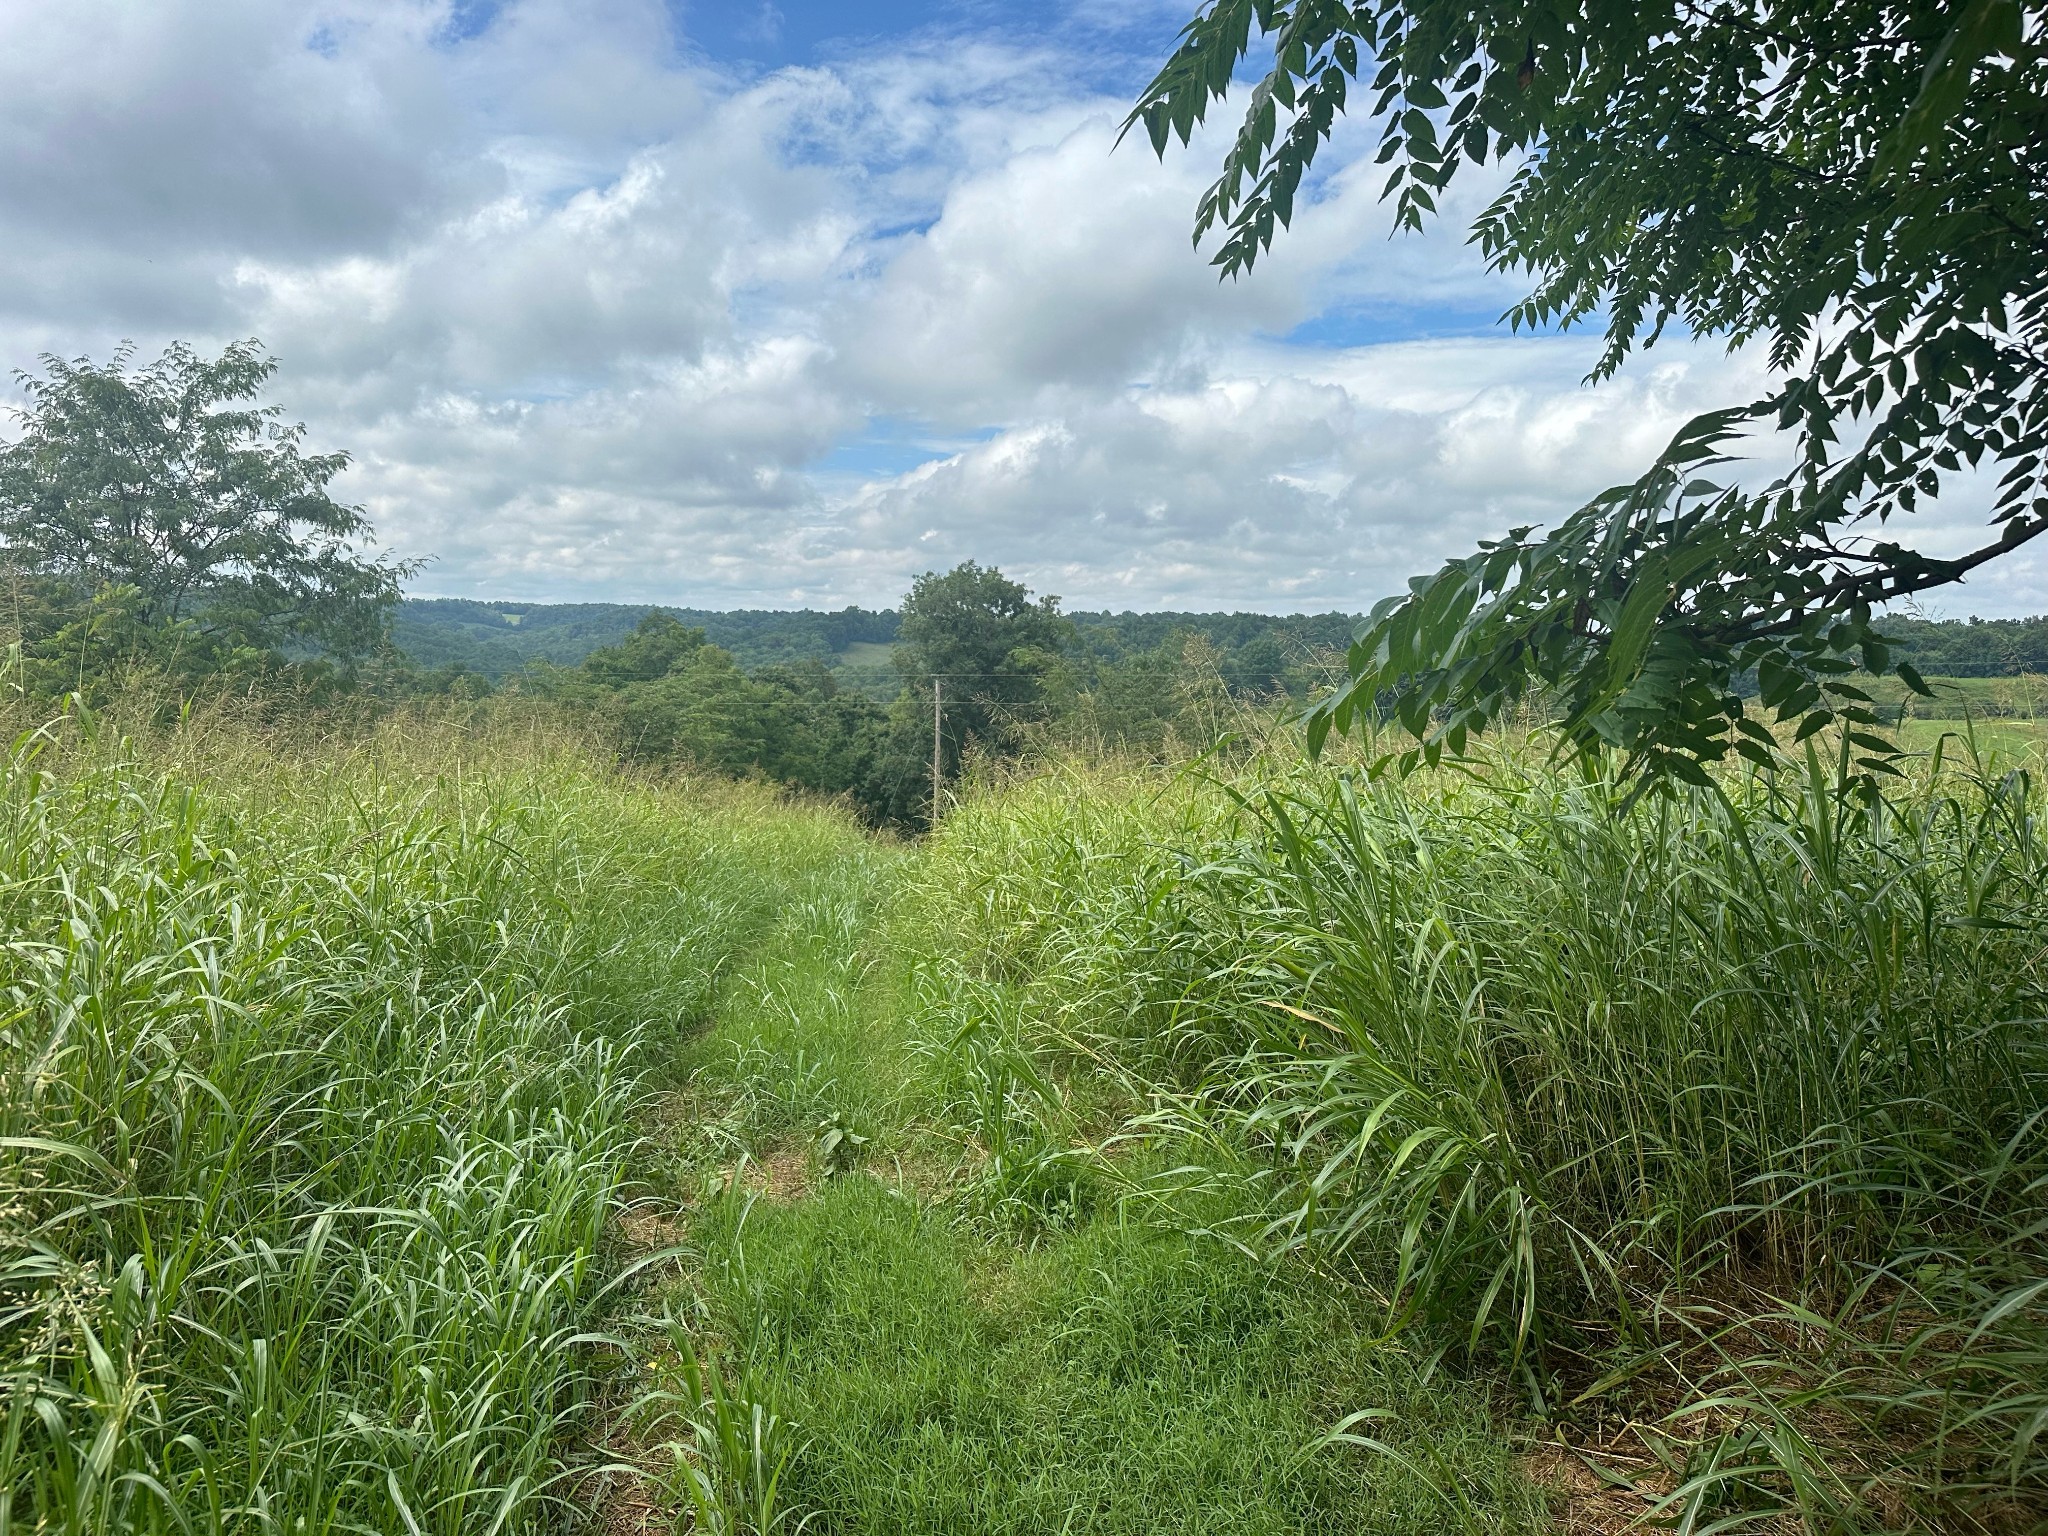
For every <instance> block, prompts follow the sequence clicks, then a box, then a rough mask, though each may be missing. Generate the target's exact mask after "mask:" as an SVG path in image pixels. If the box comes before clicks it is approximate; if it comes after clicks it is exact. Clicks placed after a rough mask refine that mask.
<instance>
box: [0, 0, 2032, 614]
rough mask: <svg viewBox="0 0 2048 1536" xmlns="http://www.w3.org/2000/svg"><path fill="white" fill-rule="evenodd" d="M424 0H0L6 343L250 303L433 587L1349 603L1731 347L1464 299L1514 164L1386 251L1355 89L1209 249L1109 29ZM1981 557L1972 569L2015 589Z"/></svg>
mask: <svg viewBox="0 0 2048 1536" xmlns="http://www.w3.org/2000/svg"><path fill="white" fill-rule="evenodd" d="M1160 6H1163V7H1164V9H1165V10H1173V9H1176V7H1174V6H1172V5H1169V4H1167V3H1166V0H1160ZM1159 8H1160V7H1152V8H1150V9H1146V10H1144V14H1143V15H1142V16H1139V15H1138V13H1137V11H1136V10H1135V9H1134V10H1133V12H1132V16H1133V17H1136V18H1137V19H1136V20H1130V19H1129V18H1126V20H1127V21H1128V24H1129V25H1130V26H1132V27H1139V26H1140V25H1141V24H1142V25H1143V26H1152V27H1155V28H1156V23H1157V21H1158V17H1157V16H1155V15H1153V14H1152V12H1153V10H1155V9H1159ZM465 14H468V13H465ZM1119 14H1120V15H1122V13H1119ZM1162 14H1163V11H1162ZM683 15H684V16H685V18H686V24H687V16H688V15H689V12H688V11H687V10H685V11H684V12H683ZM457 19H458V18H457V17H456V15H455V13H454V12H453V11H452V10H451V8H450V6H449V5H448V4H446V3H444V0H163V3H161V4H158V5H152V6H149V7H136V6H132V5H127V4H122V3H119V0H75V3H72V4H67V5H65V6H41V7H31V6H18V7H12V8H8V9H5V10H0V131H4V132H5V133H6V134H7V136H8V140H9V142H10V143H11V144H16V145H23V146H27V152H26V153H23V154H17V155H12V156H10V157H8V158H7V160H5V161H4V162H0V217H4V219H5V221H6V225H7V228H8V230H9V234H10V239H9V241H8V242H7V243H6V244H5V246H4V247H0V340H4V342H5V348H6V355H7V356H8V357H9V358H10V359H11V360H13V361H15V362H26V361H27V360H28V359H29V358H30V357H32V356H33V355H34V354H35V353H36V352H38V351H41V350H46V349H47V350H55V351H59V352H62V353H65V354H70V355H75V354H78V353H81V352H84V353H92V354H95V355H104V354H105V352H106V350H107V349H108V348H110V347H111V346H112V345H113V344H114V342H115V341H116V340H117V339H118V338H120V337H133V338H135V339H136V341H137V342H138V343H139V344H140V345H142V346H143V347H144V348H145V349H147V348H149V347H152V346H155V345H159V344H161V343H162V342H164V341H166V340H168V339H170V338H171V337H173V336H184V337H188V338H191V339H193V340H196V341H199V342H201V343H218V342H220V341H224V340H226V339H228V338H230V337H234V336H241V335H248V334H252V333H253V334H257V335H260V336H261V337H263V339H264V340H265V341H266V342H267V343H268V344H269V345H270V346H271V347H272V348H273V349H274V350H275V351H276V352H277V353H278V354H279V355H280V357H281V358H282V359H283V362H284V371H283V373H282V374H281V375H280V378H279V381H278V389H277V394H278V397H279V398H280V399H281V400H282V401H283V402H284V403H285V404H286V405H287V406H288V407H289V408H290V409H291V410H292V411H293V412H294V413H295V414H298V415H303V416H305V417H306V418H307V419H308V421H309V423H310V424H311V427H312V429H313V433H314V436H315V438H316V439H317V440H318V441H319V442H320V444H321V445H322V446H329V445H334V446H343V447H347V448H349V449H350V450H351V451H352V452H353V453H354V454H355V459H356V462H355V465H354V467H353V468H352V469H351V470H350V471H349V473H348V476H347V481H346V487H345V488H346V490H347V492H348V493H349V494H350V495H351V496H352V497H353V498H355V499H357V500H360V501H361V502H363V503H364V504H365V505H366V506H367V507H368V508H369V510H370V511H371V513H372V515H373V517H374V519H375V521H376V523H377V525H378V527H379V528H380V530H381V531H382V532H383V534H384V535H385V536H386V538H387V539H388V540H389V541H390V543H391V544H392V545H393V546H394V547H395V548H396V549H398V550H399V551H400V552H402V553H404V554H407V555H413V556H422V555H430V556H433V557H435V561H436V563H435V564H434V565H432V566H431V567H430V568H429V572H428V574H427V576H426V577H425V578H424V580H423V582H422V586H423V587H424V588H426V589H430V590H436V591H442V592H450V593H464V594H475V595H502V596H517V597H535V598H549V597H555V598H571V597H589V598H601V597H615V598H620V599H632V600H648V599H661V600H668V601H676V602H688V603H696V604H720V603H805V602H809V603H840V602H846V601H860V602H870V603H873V602H888V601H892V600H893V599H894V598H895V597H896V596H897V595H898V594H899V593H900V592H901V591H902V590H903V588H904V586H905V585H906V584H907V582H908V579H909V578H910V576H912V575H913V574H915V573H916V572H918V571H920V570H924V569H927V568H931V567H938V566H943V565H946V564H950V563H952V562H953V561H956V560H959V559H965V558H970V557H972V558H976V559H980V560H984V561H990V560H993V561H996V562H998V563H1000V564H1001V565H1003V566H1004V567H1005V569H1009V570H1012V571H1013V572H1015V573H1017V574H1020V575H1022V576H1024V577H1025V578H1026V579H1028V580H1029V581H1031V582H1032V583H1033V585H1035V586H1037V587H1038V588H1040V589H1041V590H1049V591H1055V592H1059V593H1061V594H1062V595H1064V596H1066V597H1067V598H1068V599H1069V600H1070V601H1073V602H1077V603H1086V604H1090V605H1095V604H1110V605H1114V606H1135V607H1147V606H1158V605H1165V604H1171V605H1176V606H1195V605H1200V606H1207V605H1212V604H1227V605H1245V606H1254V605H1256V606H1269V607H1289V608H1302V607H1328V606H1333V605H1335V606H1344V607H1360V606H1364V605H1365V604H1367V603H1369V602H1370V601H1372V600H1373V599H1375V598H1376V597H1378V596H1379V595H1381V594H1383V593H1384V592H1386V591H1388V590H1391V589H1394V588H1396V587H1397V586H1398V585H1399V583H1400V582H1401V580H1402V579H1403V578H1405V577H1406V576H1407V575H1408V574H1409V573H1411V572H1412V571H1414V570H1416V569H1419V568H1422V567H1424V566H1427V565H1428V564H1430V563H1431V562H1433V561H1435V560H1437V559H1440V558H1442V557H1443V556H1445V555H1447V554H1450V553H1453V552H1455V551H1457V550H1459V549H1461V548H1464V547H1469V545H1470V543H1471V541H1472V540H1473V539H1475V538H1479V537H1484V536H1487V535H1490V534H1494V533H1498V532H1499V531H1500V530H1502V529H1503V528H1505V527H1507V526H1509V525H1510V524H1512V523H1517V522H1541V521H1546V520H1549V519H1552V518H1555V517H1557V516H1559V515H1561V514H1562V513H1563V512H1565V511H1567V510H1569V508H1570V507H1571V506H1573V505H1575V504H1576V503H1577V502H1578V501H1579V500H1580V499H1582V498H1583V497H1584V496H1585V495H1587V494H1589V493H1591V492H1592V491H1595V490H1598V489H1599V488H1601V487H1602V486H1603V485H1606V484H1608V483H1612V482H1614V481H1616V480H1619V479H1622V478H1625V477H1626V476H1628V475H1629V474H1631V473H1632V472H1633V471H1634V470H1635V469H1637V468H1639V467H1640V465H1641V464H1642V463H1643V462H1645V461H1646V460H1647V459H1648V458H1649V457H1650V456H1651V455H1652V454H1654V452H1655V451H1656V449H1657V448H1658V447H1659V446H1660V445H1661V443H1662V441H1663V440H1664V438H1665V436H1667V435H1668V433H1669V432H1670V430H1671V429H1672V428H1673V427H1674V426H1676V425H1677V424H1678V423H1679V422H1680V421H1682V420H1683V419H1684V418H1685V416H1686V415H1688V414H1689V413H1691V412H1692V411H1695V410H1698V409H1702V408H1704V407H1706V406H1708V405H1712V404H1718V403H1724V402H1725V401H1727V400H1729V399H1731V398H1737V397H1740V396H1743V395H1746V394H1747V393H1748V392H1749V391H1751V390H1752V389H1753V388H1754V387H1755V385H1756V384H1757V382H1758V381H1759V378H1760V375H1759V374H1758V372H1757V370H1756V368H1755V367H1754V365H1753V364H1751V363H1750V362H1748V361H1746V360H1744V359H1741V358H1733V359H1731V358H1728V357H1725V356H1724V355H1722V354H1721V353H1720V352H1719V351H1718V350H1715V349H1712V348H1707V347H1697V348H1695V347H1683V348H1678V349H1671V348H1668V347H1667V348H1665V349H1660V350H1659V352H1657V353H1654V354H1651V355H1650V356H1648V357H1646V358H1644V359H1643V360H1642V361H1641V363H1640V364H1639V365H1637V366H1634V367H1632V368H1631V369H1630V370H1629V371H1628V372H1627V373H1626V374H1625V375H1624V377H1622V378H1621V379H1619V380H1617V381H1615V382H1613V383H1610V384H1607V385H1604V386H1602V387H1600V388H1599V389H1594V390H1587V389H1585V388H1583V387H1582V386H1581V384H1580V382H1579V381H1580V379H1581V377H1582V376H1583V374H1584V372H1585V370H1586V368H1587V366H1588V365H1589V363H1590V360H1591V352H1590V350H1589V345H1590V344H1589V343H1587V342H1584V341H1582V340H1579V339H1576V338H1557V337H1539V338H1527V337H1524V338H1511V337H1507V336H1502V335H1488V336H1475V335H1471V334H1463V335H1458V334H1451V333H1458V332H1465V333H1469V332H1471V331H1472V330H1473V329H1474V317H1475V316H1477V317H1482V318H1483V317H1484V316H1486V315H1489V314H1491V313H1496V312H1497V311H1498V310H1499V309H1501V308H1503V307H1505V306H1506V305H1507V304H1508V303H1510V302H1512V300H1513V299H1514V298H1515V297H1516V296H1517V294H1518V292H1519V287H1518V284H1517V281H1516V279H1514V278H1513V277H1512V276H1503V275H1501V274H1497V273H1491V272H1488V271H1487V270H1486V269H1485V267H1484V265H1483V263H1482V262H1481V261H1480V260H1479V258H1478V257H1477V255H1476V253H1474V252H1473V251H1472V250H1471V249H1470V248H1469V247H1468V246H1466V245H1465V243H1464V241H1463V232H1462V226H1463V223H1464V222H1465V221H1466V220H1467V219H1469V217H1470V215H1471V213H1472V212H1473V211H1475V210H1476V209H1477V208H1478V207H1479V206H1480V205H1481V204H1482V203H1483V201H1484V200H1485V199H1486V198H1488V197H1490V196H1491V195H1492V193H1493V191H1494V190H1495V189H1496V186H1497V183H1494V182H1489V181H1487V180H1486V179H1485V178H1484V177H1479V176H1474V177H1472V178H1469V179H1468V180H1466V181H1464V182H1461V183H1460V184H1459V185H1458V187H1457V188H1456V189H1454V194H1453V201H1452V202H1451V204H1450V206H1449V207H1447V210H1446V214H1447V217H1446V220H1445V222H1444V224H1443V225H1442V226H1441V227H1439V228H1437V229H1435V230H1433V231H1432V232H1431V233H1430V234H1429V235H1428V236H1426V237H1424V238H1420V239H1417V238H1403V239H1400V240H1395V241H1391V242H1390V241H1388V240H1387V239H1386V238H1385V231H1386V223H1385V218H1386V215H1385V210H1384V209H1383V208H1382V207H1381V206H1380V205H1379V204H1378V201H1377V197H1376V192H1377V177H1376V176H1374V175H1373V174H1372V172H1371V168H1370V167H1369V166H1367V165H1365V164H1364V163H1363V160H1364V158H1365V157H1361V156H1359V155H1357V154H1355V153H1354V152H1353V151H1355V150H1356V148H1357V147H1358V146H1357V144H1356V143H1355V141H1354V140H1352V139H1350V138H1346V137H1345V135H1347V134H1352V133H1354V132H1355V130H1354V129H1352V128H1345V129H1341V130H1340V139H1339V142H1338V143H1337V144H1336V145H1335V146H1334V147H1333V150H1332V152H1331V156H1330V166H1331V169H1330V170H1329V171H1328V172H1327V173H1326V174H1324V175H1322V176H1321V177H1320V178H1319V179H1318V180H1317V181H1316V182H1315V183H1314V185H1313V186H1312V187H1311V188H1310V193H1311V196H1310V199H1309V206H1307V207H1305V208H1304V209H1303V211H1302V214H1301V216H1300V217H1299V218H1298V220H1297V228H1296V230H1295V231H1294V233H1293V234H1292V235H1291V236H1290V237H1289V238H1288V239H1287V240H1286V241H1284V242H1283V243H1282V245H1281V246H1280V247H1279V248H1278V249H1276V251H1275V252H1274V254H1273V256H1272V258H1271V259H1270V260H1269V261H1267V262H1264V263H1262V264H1261V266H1260V267H1259V268H1258V270H1257V271H1256V272H1255V273H1254V274H1253V275H1252V277H1251V278H1249V279H1248V280H1244V281H1239V282H1235V283H1230V284H1224V285H1219V284H1218V283H1217V282H1216V280H1215V276H1214V273H1213V270H1212V269H1210V268H1209V267H1208V266H1207V265H1206V264H1205V263H1204V261H1203V260H1202V259H1201V257H1200V256H1198V255H1197V254H1196V253H1194V252H1193V251H1191V250H1190V248H1189V244H1188V239H1187V233H1188V228H1189V220H1190V217H1191V213H1192V209H1193V205H1194V201H1195V198H1196V196H1197V195H1198V193H1199V191H1200V188H1201V186H1202V183H1203V180H1204V178H1205V176H1206V175H1207V174H1208V173H1209V171H1210V169H1211V167H1212V166H1213V165H1214V163H1215V160H1216V157H1217V151H1218V144H1219V141H1218V140H1217V139H1216V138H1215V137H1214V136H1213V135H1212V136H1211V137H1210V138H1209V139H1208V140H1205V141H1202V142H1200V143H1198V145H1197V147H1196V149H1195V150H1193V151H1192V152H1188V153H1176V154H1173V155H1171V156H1169V157H1168V159H1167V161H1166V162H1165V163H1164V164H1163V165H1162V164H1161V163H1159V162H1157V161H1155V160H1154V159H1153V157H1152V156H1151V155H1150V153H1149V152H1148V151H1147V149H1146V148H1145V146H1143V145H1138V144H1134V143H1126V144H1125V145H1124V146H1123V147H1122V148H1121V149H1118V150H1115V151H1114V152H1113V151H1112V146H1113V144H1114V141H1115V138H1116V133H1117V129H1118V126H1119V124H1120V121H1121V115H1122V112H1123V110H1124V109H1125V104H1126V102H1127V101H1128V97H1129V93H1130V91H1131V90H1132V89H1133V88H1134V86H1135V85H1136V84H1137V83H1138V81H1137V78H1136V77H1135V76H1134V75H1133V74H1132V68H1131V67H1128V65H1127V63H1120V62H1118V61H1119V60H1122V59H1123V57H1124V56H1123V55H1122V54H1119V53H1118V52H1117V49H1118V48H1120V47H1125V46H1126V45H1129V46H1134V47H1135V46H1137V45H1136V44H1132V43H1131V38H1130V35H1128V34H1126V33H1123V32H1119V31H1118V30H1117V29H1116V28H1108V29H1107V30H1105V29H1104V28H1103V27H1102V26H1100V25H1095V24H1094V23H1087V24H1083V23H1081V22H1076V23H1075V24H1074V25H1073V26H1072V27H1070V28H1069V29H1068V30H1067V31H1065V32H1059V31H1053V32H1048V33H1045V34H1042V35H1038V36H1030V37H1026V36H1020V35H1016V34H1003V33H998V32H982V33H972V32H968V31H964V30H962V29H961V27H960V26H958V25H957V24H956V25H954V26H952V27H951V28H950V29H949V30H944V31H937V30H931V31H926V32H923V33H917V34H912V35H907V36H903V37H898V38H896V39H893V40H890V41H888V42H887V43H873V44H868V45H863V46H859V47H847V48H842V49H840V50H837V51H835V52H832V53H830V54H829V55H828V59H827V62H825V63H823V64H808V65H804V66H801V67H797V66H792V67H786V68H780V69H774V70H769V71H765V72H764V71H760V70H754V71H752V72H749V73H741V72H738V71H736V70H727V69H725V68H723V67H722V66H720V65H719V64H718V63H717V62H715V61H714V60H712V59H710V58H709V57H707V56H706V55H705V54H704V52H703V51H702V50H701V49H699V48H697V47H696V46H694V45H693V42H692V39H691V38H690V37H688V36H687V35H678V34H677V33H676V31H675V30H674V22H673V16H672V12H671V10H670V8H668V7H665V6H663V5H662V4H660V3H659V0H578V3H571V0H514V3H509V4H506V5H504V6H502V7H500V8H498V9H497V10H496V11H495V12H493V13H491V15H490V16H489V17H488V25H484V26H481V27H477V26H468V27H457V26H455V25H453V23H454V22H455V21H456V20H457ZM1143 35H1144V37H1145V38H1147V39H1149V38H1150V37H1151V34H1150V33H1144V34H1143ZM1151 51H1156V48H1155V43H1154V42H1153V41H1147V42H1145V44H1144V46H1143V47H1142V48H1140V50H1139V53H1138V54H1137V55H1136V56H1135V57H1136V67H1138V68H1140V69H1142V67H1143V66H1144V65H1146V64H1148V63H1150V62H1151V57H1150V52H1151ZM1359 316H1365V317H1367V319H1368V320H1369V321H1370V323H1369V324H1368V325H1366V326H1365V329H1366V330H1369V331H1371V332H1373V339H1374V342H1375V344H1372V345H1336V344H1335V342H1337V341H1340V340H1343V339H1345V338H1346V337H1347V336H1348V335H1349V334H1350V331H1348V330H1347V329H1346V327H1347V326H1350V328H1351V330H1356V329H1357V327H1356V326H1353V325H1351V321H1352V320H1355V319H1356V318H1357V317H1359ZM1340 321H1341V322H1342V323H1339V322H1340ZM1386 336H1409V337H1416V338H1423V339H1416V340H1407V341H1387V340H1385V339H1383V338H1384V337H1386ZM1430 338H1434V339H1430ZM920 444H922V445H923V448H922V450H921V451H919V449H918V445H920ZM878 459H886V460H888V462H887V463H884V464H881V466H880V467H879V468H878V467H876V461H877V460H878ZM852 464H860V465H863V466H865V467H861V468H850V467H849V465H852ZM1965 503H1966V504H1964V505H1962V506H1961V509H1960V510H1959V511H1953V512H1950V513H1947V514H1944V515H1943V516H1942V517H1938V518H1935V519H1932V520H1930V521H1929V524H1928V528H1927V538H1928V539H1929V541H1930V542H1931V543H1938V542H1940V541H1944V540H1947V541H1954V540H1959V539H1961V538H1964V537H1966V535H1967V533H1968V532H1969V531H1970V528H1971V524H1972V516H1971V508H1970V506H1969V505H1967V498H1965ZM1992 570H1993V572H1994V573H1996V574H1995V575H1994V577H1993V579H1992V581H1991V582H1988V583H1986V584H1985V586H1984V588H1983V601H1981V602H1980V603H1978V604H1976V606H1979V607H1980V608H1981V610H1982V611H1987V612H1989V611H1998V610H2000V609H2002V608H2003V609H2010V608H2013V607H2025V606H2031V605H2037V603H2038V598H2037V597H2034V596H2032V595H2031V594H2032V592H2033V590H2034V585H2033V584H2034V583H2035V582H2036V581H2037V580H2038V574H2039V573H2038V572H2030V571H2023V570H2022V569H2021V568H2019V567H2012V568H2011V574H2010V575H2009V576H2008V575H2007V573H2006V571H2005V570H2004V569H2002V568H2001V567H1996V566H1995V567H1993V568H1992Z"/></svg>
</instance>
